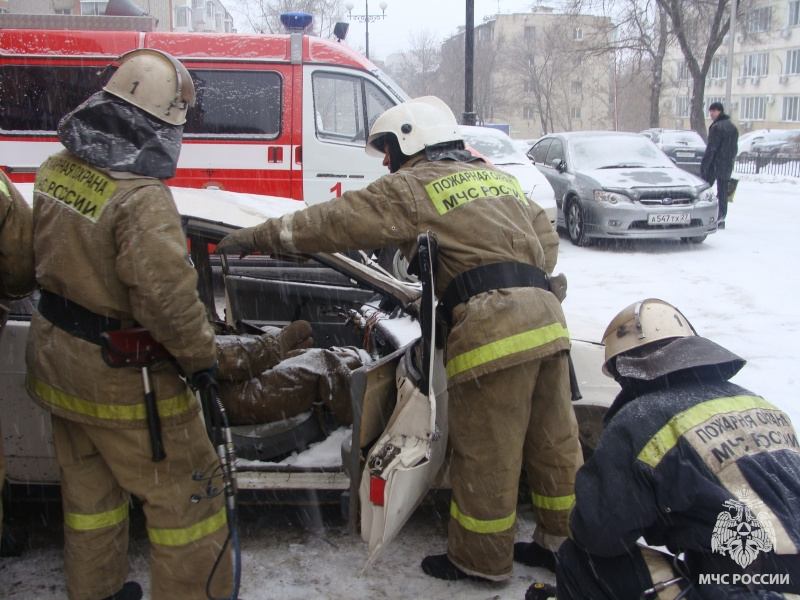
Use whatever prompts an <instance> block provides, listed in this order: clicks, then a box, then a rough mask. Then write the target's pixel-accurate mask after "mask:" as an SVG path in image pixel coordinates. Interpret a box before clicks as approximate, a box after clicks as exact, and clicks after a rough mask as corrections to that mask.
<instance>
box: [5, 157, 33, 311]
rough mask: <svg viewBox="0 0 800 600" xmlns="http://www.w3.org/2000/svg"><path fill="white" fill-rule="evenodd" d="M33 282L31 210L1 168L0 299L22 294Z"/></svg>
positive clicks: (25, 293) (31, 288) (23, 294)
mask: <svg viewBox="0 0 800 600" xmlns="http://www.w3.org/2000/svg"><path fill="white" fill-rule="evenodd" d="M35 284H36V281H35V279H34V270H33V218H32V216H31V209H30V207H29V206H28V204H27V203H26V202H25V199H24V198H23V197H22V194H20V193H19V191H18V190H17V188H15V187H14V184H13V183H11V181H10V180H9V179H8V177H7V176H6V174H5V173H3V172H2V171H0V299H12V298H20V297H22V296H25V295H27V294H29V293H30V292H31V290H33V287H34V285H35Z"/></svg>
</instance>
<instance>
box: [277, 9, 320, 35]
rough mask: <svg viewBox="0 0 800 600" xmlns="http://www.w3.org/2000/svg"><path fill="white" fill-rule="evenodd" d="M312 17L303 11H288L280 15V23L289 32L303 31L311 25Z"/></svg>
mask: <svg viewBox="0 0 800 600" xmlns="http://www.w3.org/2000/svg"><path fill="white" fill-rule="evenodd" d="M313 20H314V17H313V16H311V15H310V14H308V13H304V12H289V13H283V14H282V15H281V23H282V24H283V26H284V27H285V28H286V31H288V32H289V33H303V32H304V31H305V30H306V29H308V28H309V27H310V26H311V22H312V21H313Z"/></svg>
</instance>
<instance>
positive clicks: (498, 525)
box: [450, 501, 517, 533]
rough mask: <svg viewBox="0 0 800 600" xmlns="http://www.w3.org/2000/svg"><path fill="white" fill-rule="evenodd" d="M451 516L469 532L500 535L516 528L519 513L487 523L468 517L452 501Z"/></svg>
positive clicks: (515, 512)
mask: <svg viewBox="0 0 800 600" xmlns="http://www.w3.org/2000/svg"><path fill="white" fill-rule="evenodd" d="M450 516H451V517H453V518H454V519H455V520H456V521H457V522H458V524H459V525H461V526H462V527H463V528H464V529H466V530H467V531H472V532H474V533H500V532H501V531H506V530H507V529H510V528H511V527H513V526H514V522H515V521H516V520H517V511H514V512H513V513H511V514H510V515H508V516H507V517H503V518H502V519H492V520H489V521H485V520H481V519H475V518H473V517H468V516H467V515H465V514H463V513H462V512H461V511H460V510H459V508H458V505H456V503H455V501H451V502H450Z"/></svg>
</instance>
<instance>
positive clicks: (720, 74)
mask: <svg viewBox="0 0 800 600" xmlns="http://www.w3.org/2000/svg"><path fill="white" fill-rule="evenodd" d="M797 1H798V2H800V0H797ZM708 78H709V79H727V78H728V57H727V56H715V57H714V58H713V59H711V69H709V71H708Z"/></svg>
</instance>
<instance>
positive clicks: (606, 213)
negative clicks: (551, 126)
mask: <svg viewBox="0 0 800 600" xmlns="http://www.w3.org/2000/svg"><path fill="white" fill-rule="evenodd" d="M528 156H529V157H530V159H531V160H532V161H533V162H534V164H535V165H536V167H537V168H538V169H539V170H540V171H541V172H542V174H544V176H545V177H547V180H548V181H549V182H550V185H552V186H553V190H554V191H555V195H556V204H557V205H558V215H557V225H558V227H559V228H560V229H565V230H566V232H567V234H568V235H569V238H570V240H571V241H572V243H573V244H576V245H579V246H580V245H584V244H586V243H588V242H589V240H590V239H591V238H611V239H613V238H618V239H620V238H628V239H647V238H680V239H681V240H683V241H686V242H691V243H701V242H703V241H704V240H705V239H706V236H707V235H708V234H710V233H714V232H715V231H716V230H717V211H718V207H717V198H716V195H715V193H714V190H713V189H711V188H710V187H709V185H708V184H707V183H706V182H705V181H703V180H702V179H700V178H699V177H696V176H694V175H692V174H691V173H687V172H686V171H683V170H682V169H679V168H678V167H677V166H675V164H674V163H673V162H672V161H671V160H670V159H669V157H668V156H667V155H666V154H664V153H663V152H662V151H661V150H660V149H659V148H658V147H657V146H656V145H655V144H653V142H651V141H650V140H649V139H647V138H645V137H643V136H641V135H638V134H635V133H619V132H607V131H582V132H569V133H558V134H552V135H547V136H545V137H543V138H542V139H540V140H539V141H538V142H537V143H536V145H535V146H534V147H533V148H531V150H530V151H529V152H528Z"/></svg>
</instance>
